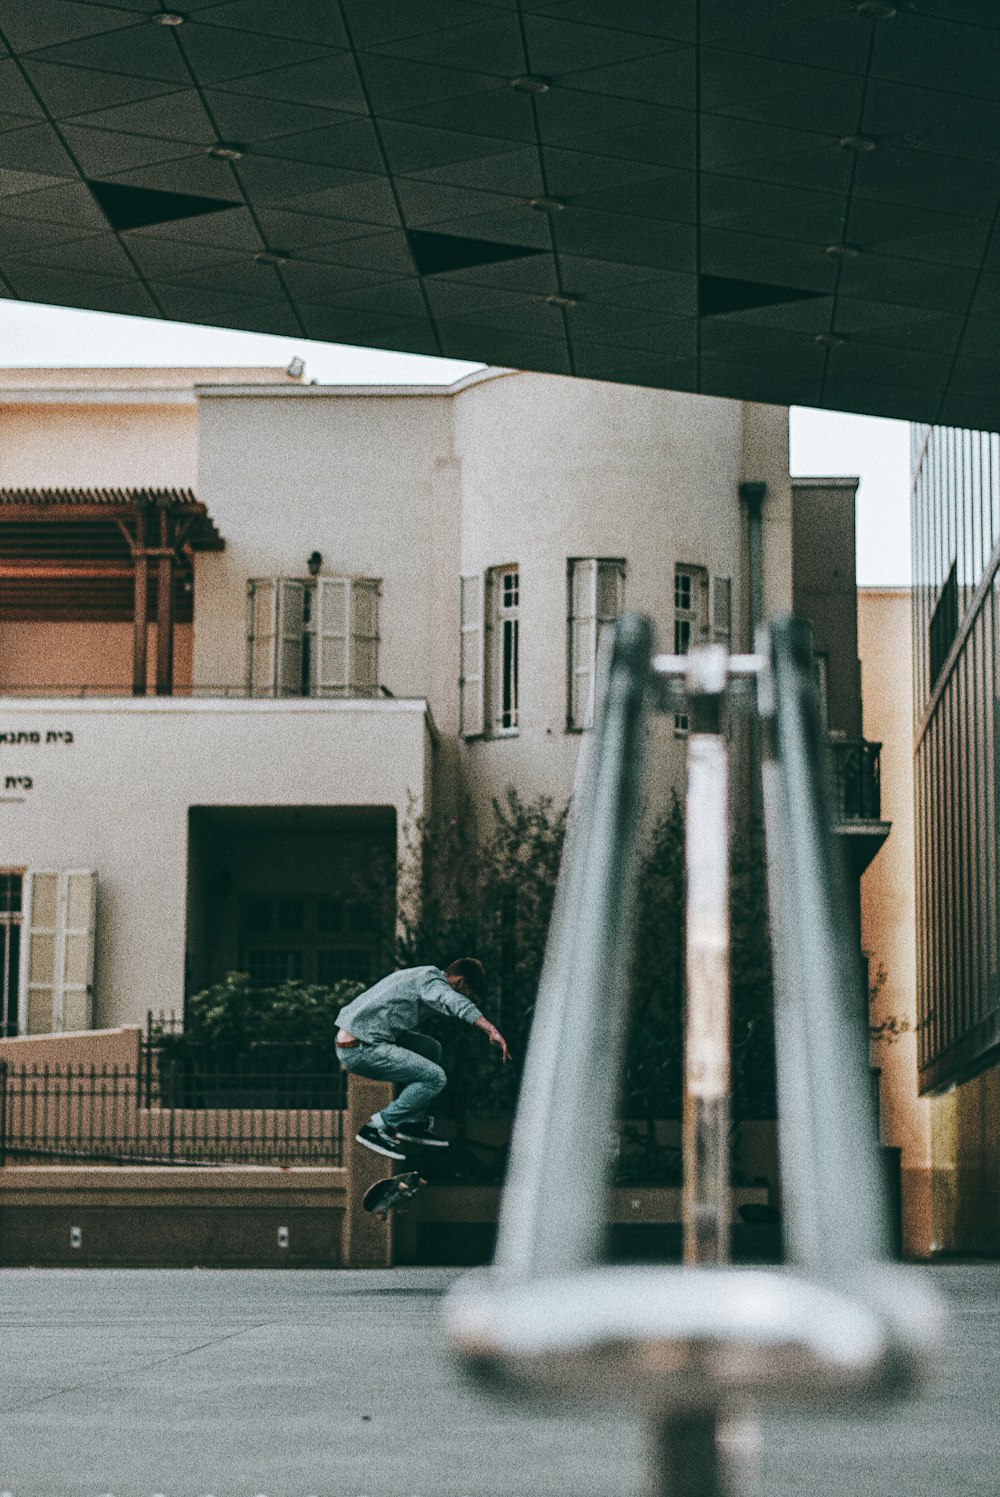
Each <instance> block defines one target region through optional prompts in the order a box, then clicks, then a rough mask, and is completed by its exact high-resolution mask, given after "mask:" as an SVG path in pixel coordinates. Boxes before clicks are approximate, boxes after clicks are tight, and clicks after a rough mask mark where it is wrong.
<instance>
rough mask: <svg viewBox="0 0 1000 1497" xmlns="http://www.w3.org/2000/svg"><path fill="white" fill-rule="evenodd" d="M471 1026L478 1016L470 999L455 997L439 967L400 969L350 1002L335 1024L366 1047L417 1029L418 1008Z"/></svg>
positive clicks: (393, 1039) (480, 1016) (390, 1042)
mask: <svg viewBox="0 0 1000 1497" xmlns="http://www.w3.org/2000/svg"><path fill="white" fill-rule="evenodd" d="M421 1004H425V1005H426V1006H427V1008H432V1009H434V1010H435V1011H436V1012H437V1013H440V1014H451V1016H452V1018H454V1019H464V1020H465V1022H466V1024H474V1023H475V1022H476V1020H477V1019H481V1018H482V1014H481V1013H480V1011H479V1009H478V1008H477V1007H476V1005H475V1004H474V1003H473V1002H472V1000H471V998H466V997H464V996H463V994H461V993H456V992H455V989H454V988H453V987H452V986H451V983H449V982H448V981H447V979H446V978H445V975H444V973H443V972H442V971H441V969H440V967H404V968H403V970H402V971H401V972H390V974H389V976H388V977H383V979H382V981H381V982H377V983H376V984H375V986H374V987H373V988H367V989H366V990H365V992H363V993H359V994H358V996H357V997H356V998H352V999H351V1001H350V1003H348V1004H347V1005H346V1006H345V1007H344V1008H342V1009H341V1010H340V1013H339V1014H338V1015H337V1024H338V1025H339V1027H340V1028H341V1029H346V1030H347V1032H348V1034H353V1035H354V1037H355V1039H358V1040H364V1042H365V1043H366V1044H369V1045H374V1044H379V1043H383V1044H385V1043H388V1044H390V1045H391V1044H393V1043H394V1042H395V1039H396V1036H397V1035H398V1034H399V1033H400V1032H401V1031H402V1030H404V1029H417V1028H418V1027H419V1024H420V1005H421Z"/></svg>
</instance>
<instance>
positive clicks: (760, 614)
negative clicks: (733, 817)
mask: <svg viewBox="0 0 1000 1497" xmlns="http://www.w3.org/2000/svg"><path fill="white" fill-rule="evenodd" d="M766 493H767V484H766V483H759V482H754V483H741V484H740V498H741V499H742V500H743V503H744V504H745V505H746V511H747V582H748V591H749V597H750V607H749V617H748V624H749V630H748V632H749V639H748V640H747V648H748V649H750V650H753V649H754V647H755V645H756V641H757V630H758V629H759V628H760V625H761V624H762V623H763V621H764V526H763V522H762V520H761V510H762V509H763V507H764V495H765V494H766ZM760 757H761V754H760V718H759V717H758V716H757V715H756V714H755V715H754V717H753V719H752V721H751V726H750V813H751V816H752V818H753V820H754V822H755V823H756V824H757V825H760V824H761V823H762V820H763V802H762V800H761V786H760Z"/></svg>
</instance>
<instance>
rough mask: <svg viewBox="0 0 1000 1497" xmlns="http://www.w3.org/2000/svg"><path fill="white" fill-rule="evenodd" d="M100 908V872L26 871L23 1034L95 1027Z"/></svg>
mask: <svg viewBox="0 0 1000 1497" xmlns="http://www.w3.org/2000/svg"><path fill="white" fill-rule="evenodd" d="M96 911H97V875H96V873H93V872H91V871H89V870H86V869H70V870H68V871H60V872H56V871H49V870H48V869H40V870H37V871H35V870H32V871H31V872H29V873H28V875H27V877H26V879H25V891H24V912H25V920H24V926H23V931H24V937H23V947H22V957H21V1004H20V1007H21V1014H20V1028H21V1032H22V1033H23V1034H58V1033H60V1032H62V1031H64V1030H75V1029H89V1028H90V1027H91V1024H92V1023H93V993H94V987H93V984H94V935H95V929H96Z"/></svg>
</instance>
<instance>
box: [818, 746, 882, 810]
mask: <svg viewBox="0 0 1000 1497" xmlns="http://www.w3.org/2000/svg"><path fill="white" fill-rule="evenodd" d="M881 752H882V745H881V744H880V743H872V742H871V741H870V740H869V739H867V738H831V739H830V759H831V765H832V773H833V786H832V790H833V815H834V821H835V822H836V823H839V824H842V823H843V822H845V821H878V820H879V819H880V818H881V815H882V788H881V777H880V767H879V756H880V754H881Z"/></svg>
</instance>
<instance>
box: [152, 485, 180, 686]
mask: <svg viewBox="0 0 1000 1497" xmlns="http://www.w3.org/2000/svg"><path fill="white" fill-rule="evenodd" d="M159 520H160V527H159V528H160V535H159V542H160V544H159V548H158V550H159V556H158V560H157V573H156V581H157V588H156V695H157V696H158V697H169V696H173V692H174V567H175V565H176V562H177V553H176V552H175V550H174V545H173V528H174V521H173V516H172V515H171V513H170V511H169V510H168V509H166V508H162V509H161V510H160V514H159Z"/></svg>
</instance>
